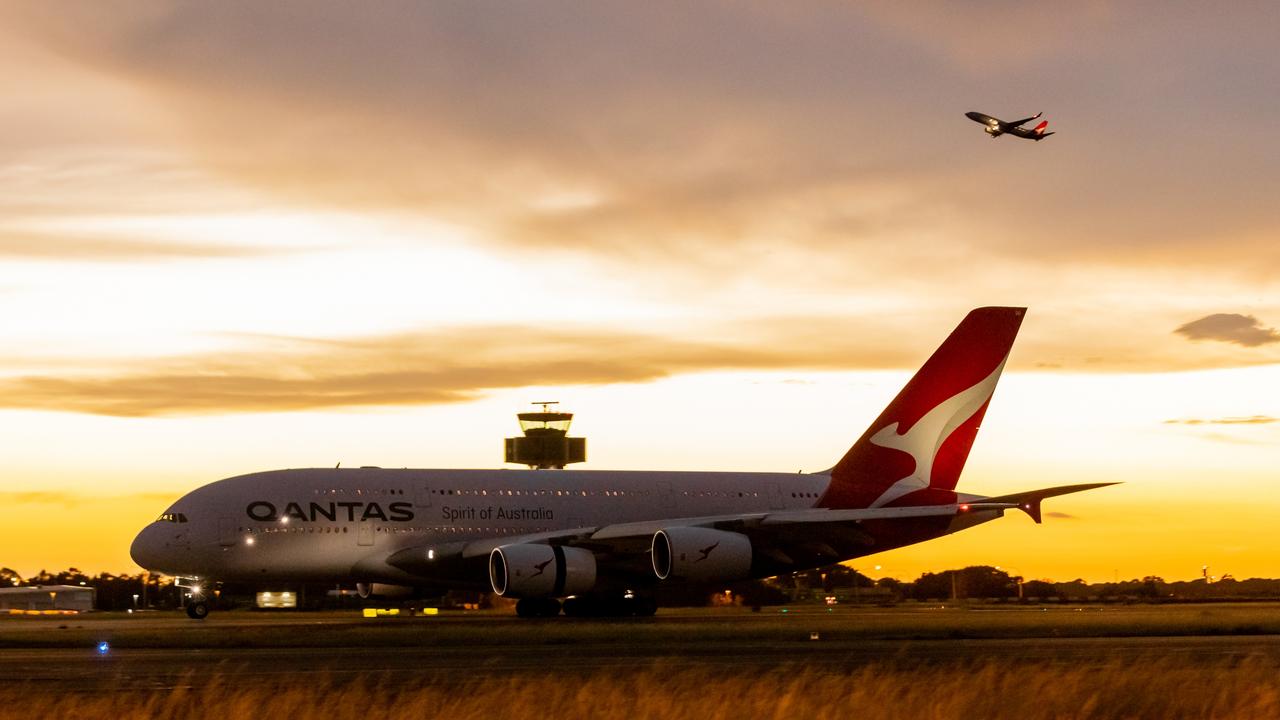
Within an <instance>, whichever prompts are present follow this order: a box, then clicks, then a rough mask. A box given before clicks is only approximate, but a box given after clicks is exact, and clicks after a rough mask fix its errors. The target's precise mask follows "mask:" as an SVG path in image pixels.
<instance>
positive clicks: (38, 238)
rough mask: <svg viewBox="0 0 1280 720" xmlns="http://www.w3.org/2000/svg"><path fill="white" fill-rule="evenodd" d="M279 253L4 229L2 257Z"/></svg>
mask: <svg viewBox="0 0 1280 720" xmlns="http://www.w3.org/2000/svg"><path fill="white" fill-rule="evenodd" d="M272 252H279V251H278V250H268V249H266V248H255V247H248V246H244V245H232V244H223V245H214V244H208V243H189V242H165V241H160V240H134V239H128V238H116V237H94V236H89V235H83V236H75V235H59V234H54V233H48V234H44V233H35V232H7V231H5V230H4V228H2V227H0V257H5V258H13V259H24V260H54V261H70V260H88V261H99V262H107V261H136V260H182V259H192V258H241V257H252V256H257V255H266V254H269V253H272Z"/></svg>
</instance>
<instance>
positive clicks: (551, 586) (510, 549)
mask: <svg viewBox="0 0 1280 720" xmlns="http://www.w3.org/2000/svg"><path fill="white" fill-rule="evenodd" d="M489 584H490V585H492V586H493V591H494V592H496V593H498V594H499V595H501V596H503V597H514V598H536V597H563V596H565V595H580V594H582V593H585V592H587V591H589V590H590V589H591V588H593V587H595V584H596V556H595V555H594V554H593V553H592V552H591V551H590V550H584V549H582V548H574V547H562V546H560V545H536V544H533V543H522V544H519V545H503V546H502V547H497V548H494V549H493V552H491V553H489Z"/></svg>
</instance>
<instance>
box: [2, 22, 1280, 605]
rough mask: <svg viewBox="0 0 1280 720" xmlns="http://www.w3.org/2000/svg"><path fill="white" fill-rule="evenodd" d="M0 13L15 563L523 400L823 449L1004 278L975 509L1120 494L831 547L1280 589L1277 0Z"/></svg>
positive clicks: (653, 425) (839, 449)
mask: <svg viewBox="0 0 1280 720" xmlns="http://www.w3.org/2000/svg"><path fill="white" fill-rule="evenodd" d="M0 8H3V9H0V90H3V93H2V94H0V127H2V128H3V130H4V132H3V133H0V189H2V190H3V192H0V337H2V338H3V339H4V343H3V345H2V346H0V438H3V439H2V440H0V443H2V445H0V447H3V451H4V459H5V463H4V467H3V469H2V470H0V566H9V567H12V568H14V569H16V570H18V571H19V572H21V573H23V574H33V573H35V572H36V571H38V570H40V569H41V568H45V569H49V570H56V569H61V568H65V567H67V566H70V565H74V566H77V567H80V568H82V569H84V570H88V571H93V572H97V571H112V572H125V571H128V572H134V571H136V570H137V568H136V566H135V565H133V563H132V561H131V560H130V559H129V556H128V545H129V542H130V540H131V539H132V537H133V534H134V533H135V532H136V531H137V530H138V529H139V528H140V527H141V526H142V525H144V524H145V523H146V522H148V521H150V520H152V519H154V517H155V516H156V515H158V514H159V513H160V512H161V511H163V510H164V509H165V507H166V506H167V505H168V504H169V503H170V502H171V501H172V500H173V499H175V498H176V497H177V496H179V495H181V494H183V493H185V492H187V491H189V490H191V489H193V488H195V487H198V486H200V485H202V484H205V483H207V482H210V481H213V480H216V479H218V478H221V477H226V476H230V475H236V474H241V473H245V472H251V471H255V470H264V469H273V468H281V467H310V466H332V465H333V464H334V463H337V462H339V461H341V462H342V463H343V465H344V466H348V465H365V464H368V465H374V464H376V465H382V466H385V467H405V466H407V467H497V466H499V465H500V464H501V459H502V458H501V449H502V444H501V440H502V438H503V437H504V436H506V435H511V434H514V433H516V432H517V427H516V424H515V418H514V413H516V412H517V411H521V410H524V409H527V407H528V403H530V402H531V401H535V400H544V399H554V400H560V401H561V402H562V403H563V404H564V406H565V407H566V409H569V410H571V411H574V412H576V413H577V414H578V419H577V420H576V422H575V426H574V431H575V433H574V434H579V435H584V436H586V437H587V438H588V449H589V453H588V456H589V458H590V461H589V462H588V463H586V464H585V465H584V466H580V467H589V468H596V469H653V470H658V469H678V470H685V469H690V470H693V469H698V470H769V471H774V470H776V471H787V472H794V471H796V470H805V471H816V470H821V469H824V468H827V467H830V466H831V465H832V464H834V462H835V460H837V459H838V458H839V457H840V456H841V455H842V454H843V453H844V451H845V450H846V449H847V448H848V446H849V445H850V444H851V443H852V442H853V441H854V440H855V439H856V438H857V436H858V435H860V434H861V433H862V431H863V430H864V429H865V428H866V426H867V424H868V423H870V422H871V420H873V419H874V418H875V416H876V415H877V414H878V413H879V411H880V409H881V408H882V407H883V406H884V404H885V403H886V402H887V401H888V400H889V399H890V398H891V397H892V396H893V394H894V393H896V391H897V389H898V388H899V387H900V386H901V384H902V383H903V382H905V380H906V379H907V378H908V377H909V375H910V373H911V372H912V371H913V370H914V369H915V367H917V366H918V365H919V364H920V363H921V362H923V360H924V359H925V358H926V357H927V356H928V355H929V353H930V352H931V351H932V350H933V348H934V347H935V346H936V345H937V344H938V343H940V342H941V340H942V339H943V338H944V337H945V335H946V334H947V332H949V331H950V329H951V328H952V327H953V326H954V325H955V324H956V323H957V322H958V321H959V320H960V319H961V318H962V317H963V316H964V314H965V313H966V312H967V311H968V310H969V309H970V308H972V307H976V306H980V305H1020V306H1027V307H1029V311H1028V315H1027V319H1026V322H1025V323H1024V324H1023V327H1022V333H1021V336H1020V338H1019V340H1018V343H1017V344H1016V345H1015V347H1014V351H1013V355H1012V358H1011V360H1010V364H1009V366H1008V369H1007V370H1006V373H1005V377H1004V380H1003V381H1002V383H1001V385H1000V387H999V389H998V390H997V391H996V394H995V397H994V400H993V402H992V405H991V409H990V411H989V412H988V413H987V416H986V421H985V423H984V427H983V430H982V433H981V434H980V435H979V437H978V440H977V443H976V445H975V448H974V451H973V454H972V456H971V457H970V462H969V465H968V467H967V469H966V472H965V474H964V476H963V477H962V479H961V485H960V487H961V489H962V490H966V491H971V492H981V493H989V494H998V493H1005V492H1013V491H1018V490H1029V489H1034V488H1037V487H1043V486H1049V485H1054V484H1068V483H1084V482H1104V481H1123V482H1124V483H1125V484H1124V485H1121V486H1118V487H1114V488H1107V489H1103V490H1097V491H1093V492H1090V493H1085V494H1082V495H1076V496H1071V497H1066V498H1061V499H1058V500H1056V501H1050V502H1048V503H1047V504H1046V510H1048V511H1052V512H1051V514H1050V516H1049V517H1047V518H1046V522H1045V524H1044V525H1043V526H1040V527H1036V526H1034V525H1033V524H1032V523H1031V521H1030V520H1029V519H1027V518H1025V517H1023V516H1018V517H1009V518H1006V519H1004V520H1002V521H1000V522H997V523H992V524H990V525H987V526H984V527H982V528H979V529H976V530H972V531H968V532H965V533H962V534H959V535H956V536H952V537H949V538H946V539H943V540H939V541H936V542H932V543H928V544H924V545H920V546H916V547H913V548H907V549H904V550H900V551H895V552H891V553H887V554H884V555H880V556H875V557H872V558H867V559H866V560H865V562H864V563H862V564H859V565H858V567H859V569H862V570H864V571H866V572H868V573H869V574H872V575H891V576H896V577H900V578H906V579H911V578H914V577H915V576H917V575H918V574H919V573H921V572H924V571H929V570H941V569H946V568H949V567H959V566H962V565H968V564H991V565H1000V566H1002V567H1005V568H1010V569H1012V570H1013V571H1014V572H1016V573H1017V574H1022V575H1025V576H1027V577H1037V578H1053V579H1057V580H1069V579H1072V578H1075V577H1083V578H1085V579H1086V580H1095V581H1097V580H1110V579H1112V578H1113V577H1116V576H1118V577H1120V578H1131V577H1141V576H1143V575H1148V574H1155V575H1160V576H1163V577H1165V578H1166V579H1169V580H1174V579H1188V578H1191V577H1193V576H1196V575H1198V574H1199V571H1200V567H1201V566H1202V565H1205V564H1207V565H1209V566H1210V571H1211V572H1213V573H1215V574H1220V573H1231V574H1232V575H1234V576H1236V577H1241V578H1243V577H1252V576H1266V577H1280V552H1277V542H1276V540H1275V536H1274V527H1275V522H1276V521H1275V518H1276V517H1278V516H1280V330H1277V329H1276V328H1277V327H1280V203H1278V200H1277V198H1280V138H1278V136H1277V135H1276V131H1277V122H1276V118H1278V117H1280V92H1277V89H1278V88H1280V53H1277V52H1276V50H1275V47H1274V46H1275V40H1276V28H1278V27H1280V6H1278V5H1276V4H1274V3H1264V2H1259V3H1253V2H1240V3H1232V4H1230V5H1214V4H1206V3H1192V2H1165V3H1115V4H1113V3H1108V2H1082V3H1073V4H1066V5H1064V4H1053V3H1042V2H1039V3H1038V2H1026V1H1025V0H1019V1H1018V2H978V3H937V4H934V3H908V4H903V3H894V2H867V3H834V2H832V3H826V2H815V3H805V4H798V3H752V2H734V3H729V2H719V3H700V4H688V3H666V2H645V3H631V2H618V3H610V2H592V3H564V2H516V3H496V2H441V3H425V2H416V1H415V2H409V1H405V2H385V3H373V4H370V3H352V2H340V1H338V0H331V1H320V2H276V3H259V2H216V3H195V2H193V3H173V2H151V1H148V0H138V1H134V2H129V1H126V2H120V3H109V4H108V3H99V2H92V1H89V0H85V1H84V2H69V3H56V4H55V3H37V2H29V3H27V2H3V3H2V4H0ZM970 110H978V111H982V112H986V113H990V114H992V115H996V116H999V117H1003V118H1006V119H1013V118H1020V117H1025V116H1028V115H1032V114H1034V113H1036V112H1038V111H1044V113H1045V115H1044V117H1045V119H1048V120H1049V122H1050V125H1049V130H1055V131H1057V134H1056V135H1054V136H1053V137H1052V138H1048V139H1046V140H1045V141H1043V142H1038V143H1036V142H1028V141H1024V140H1021V139H1018V138H1015V137H1001V138H997V139H995V140H992V139H989V138H988V137H987V136H985V135H984V134H983V132H982V128H981V127H979V126H978V125H976V124H974V123H972V122H971V121H969V120H967V119H966V118H965V117H964V113H965V112H966V111H970ZM877 564H878V565H880V569H879V570H874V569H873V568H874V566H875V565H877Z"/></svg>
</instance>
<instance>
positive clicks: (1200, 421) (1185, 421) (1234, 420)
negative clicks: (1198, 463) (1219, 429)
mask: <svg viewBox="0 0 1280 720" xmlns="http://www.w3.org/2000/svg"><path fill="white" fill-rule="evenodd" d="M1277 422H1280V418H1275V417H1271V416H1270V415H1252V416H1249V417H1223V418H1208V419H1205V418H1175V419H1172V420H1165V421H1164V424H1165V425H1270V424H1271V423H1277Z"/></svg>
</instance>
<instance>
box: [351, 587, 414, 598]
mask: <svg viewBox="0 0 1280 720" xmlns="http://www.w3.org/2000/svg"><path fill="white" fill-rule="evenodd" d="M412 594H413V588H412V587H410V586H408V585H388V584H386V583H356V595H359V596H360V598H361V599H362V600H368V599H369V598H371V597H380V598H406V597H409V596H410V595H412Z"/></svg>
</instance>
